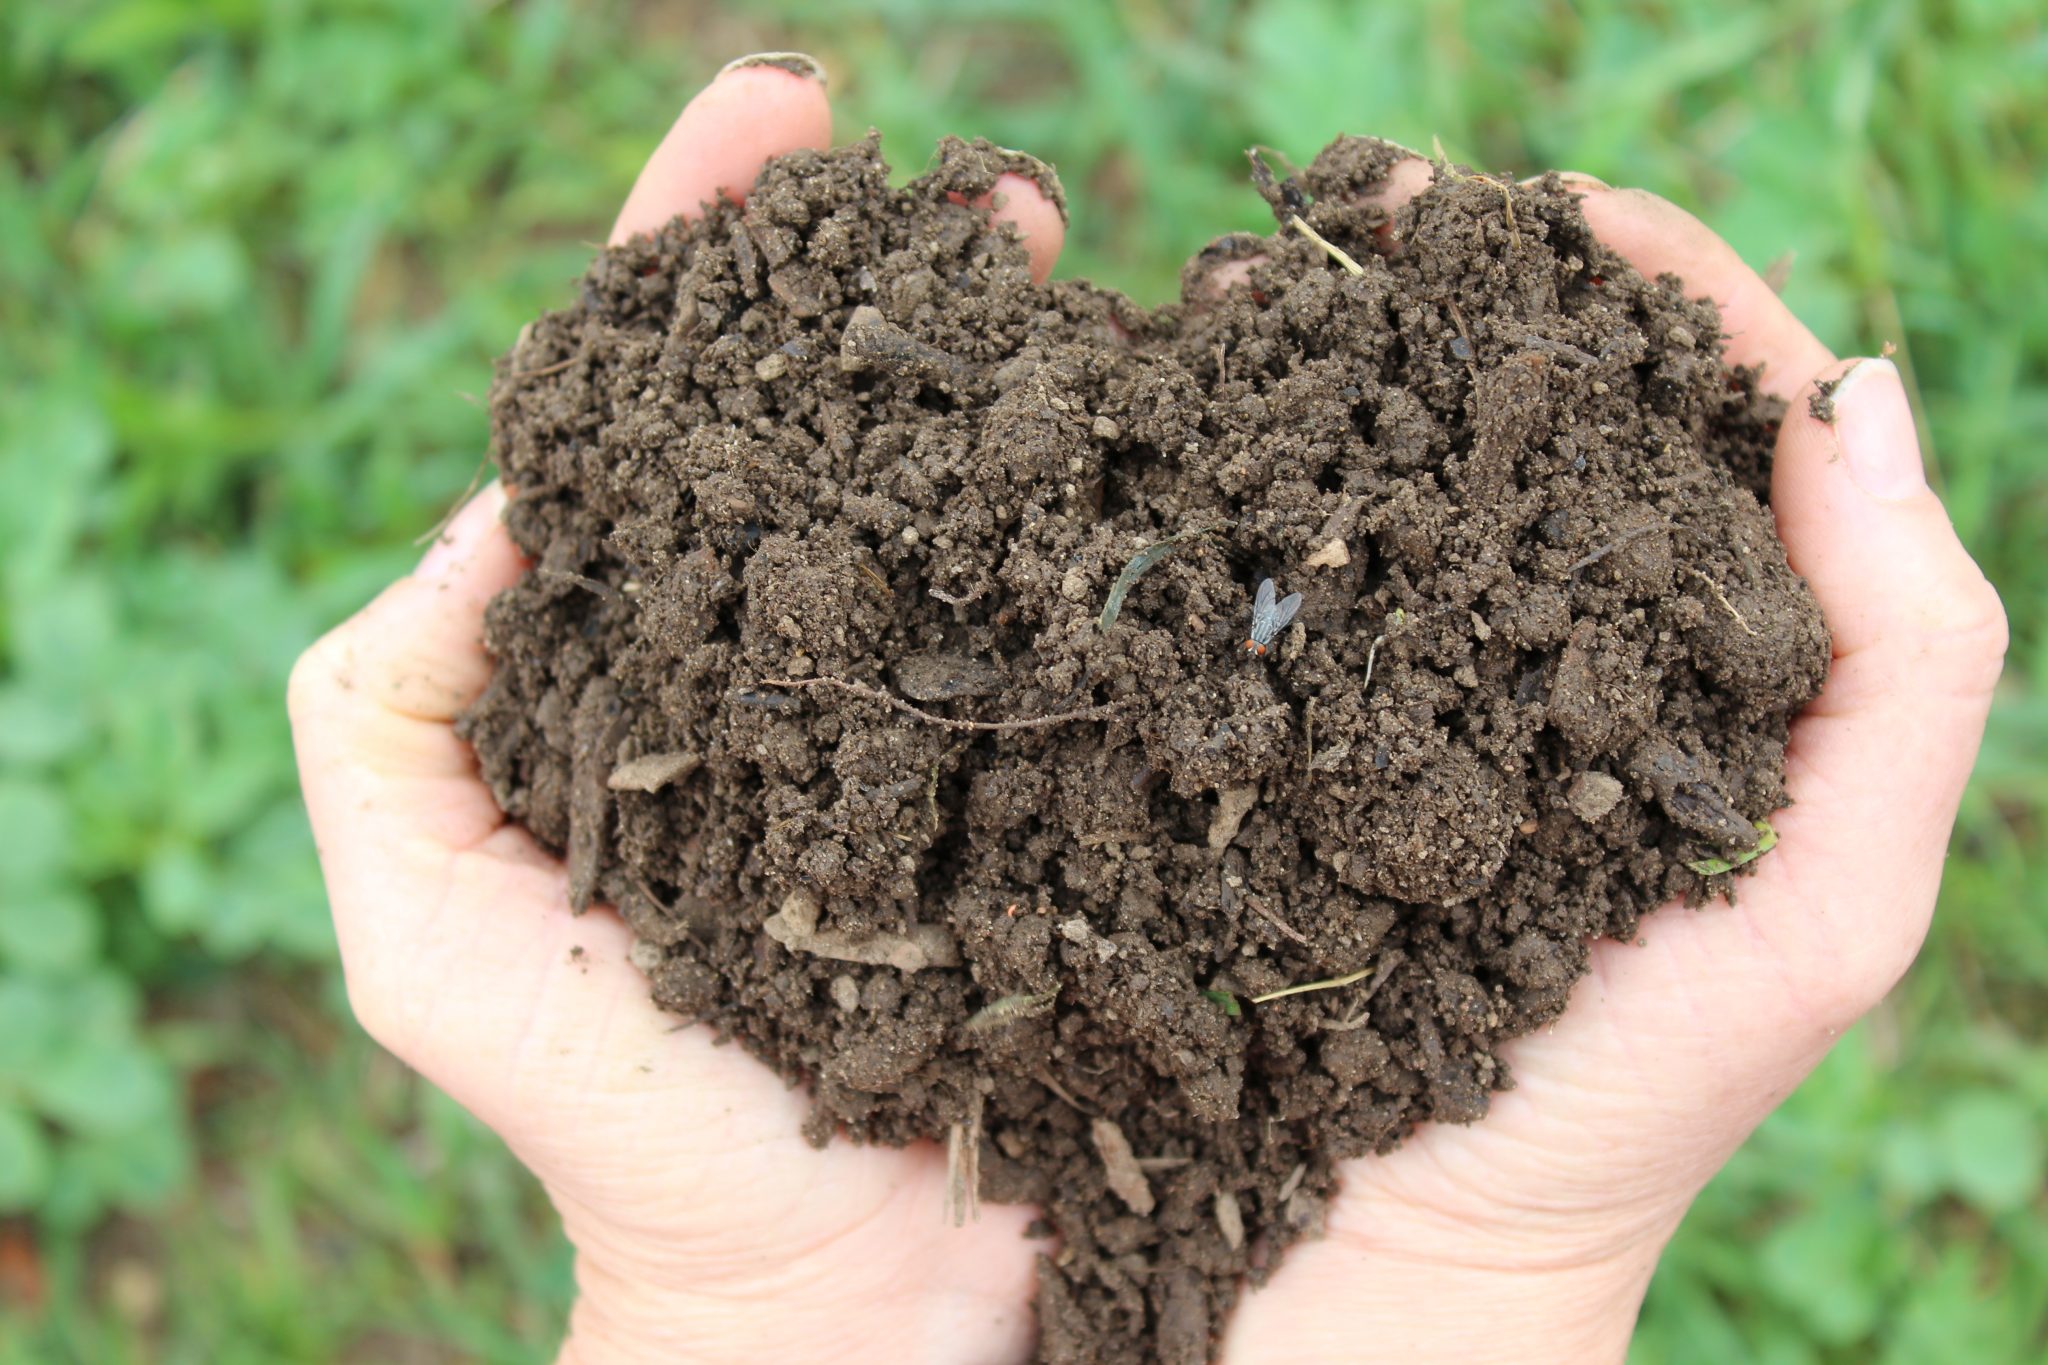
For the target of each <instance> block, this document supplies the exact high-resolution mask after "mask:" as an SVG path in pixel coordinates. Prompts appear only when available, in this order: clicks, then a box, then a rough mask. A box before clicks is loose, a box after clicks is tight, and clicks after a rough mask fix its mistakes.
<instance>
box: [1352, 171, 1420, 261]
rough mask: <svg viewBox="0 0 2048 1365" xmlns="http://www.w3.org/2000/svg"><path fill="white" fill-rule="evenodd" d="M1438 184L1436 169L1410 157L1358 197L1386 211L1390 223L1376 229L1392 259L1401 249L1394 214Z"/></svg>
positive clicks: (1375, 231)
mask: <svg viewBox="0 0 2048 1365" xmlns="http://www.w3.org/2000/svg"><path fill="white" fill-rule="evenodd" d="M1435 183H1436V167H1435V166H1433V165H1431V164H1430V163H1429V162H1427V161H1424V160H1423V159H1422V158H1421V157H1419V156H1407V157H1403V158H1401V159H1400V160H1399V161H1396V162H1395V163H1394V164H1393V165H1392V166H1389V167H1388V168H1387V173H1386V175H1385V176H1383V177H1382V178H1381V179H1380V180H1378V181H1377V182H1375V183H1374V184H1373V185H1372V186H1370V187H1369V188H1368V189H1367V190H1366V192H1365V193H1364V194H1363V195H1361V196H1359V197H1360V199H1361V200H1362V201H1363V202H1365V203H1369V204H1378V205H1379V206H1381V207H1382V208H1384V209H1385V210H1386V211H1387V221H1386V222H1384V223H1382V224H1380V225H1379V226H1378V227H1377V228H1374V229H1373V235H1374V236H1376V237H1377V238H1379V250H1380V251H1381V252H1382V253H1383V254H1385V255H1389V256H1391V255H1393V254H1394V253H1395V252H1397V251H1399V250H1400V249H1401V237H1400V234H1399V233H1398V232H1397V231H1396V230H1395V226H1394V217H1393V215H1394V212H1395V211H1396V210H1397V209H1399V208H1400V207H1401V206H1402V205H1403V204H1406V203H1407V202H1408V201H1409V200H1410V199H1413V198H1414V197H1415V196H1416V195H1418V194H1421V193H1422V192H1423V191H1424V190H1426V189H1428V188H1429V187H1430V186H1431V185H1433V184H1435Z"/></svg>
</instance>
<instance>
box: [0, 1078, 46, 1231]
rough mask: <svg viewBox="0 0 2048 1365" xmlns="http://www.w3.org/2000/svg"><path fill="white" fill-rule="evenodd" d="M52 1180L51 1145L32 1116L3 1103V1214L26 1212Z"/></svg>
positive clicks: (0, 1142)
mask: <svg viewBox="0 0 2048 1365" xmlns="http://www.w3.org/2000/svg"><path fill="white" fill-rule="evenodd" d="M49 1180H50V1146H49V1142H48V1141H47V1140H46V1139H45V1138H44V1136H43V1130H42V1125H41V1124H39V1123H37V1122H36V1120H35V1116H34V1115H33V1114H25V1113H23V1112H22V1111H21V1110H20V1109H19V1108H17V1107H15V1106H14V1105H12V1104H9V1103H8V1102H7V1101H5V1100H0V1213H12V1212H14V1211H16V1210H18V1209H25V1208H27V1207H29V1206H30V1205H31V1204H33V1203H35V1201H36V1200H37V1199H39V1198H41V1197H42V1193H43V1187H44V1186H45V1185H47V1184H48V1183H49Z"/></svg>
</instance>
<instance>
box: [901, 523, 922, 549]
mask: <svg viewBox="0 0 2048 1365" xmlns="http://www.w3.org/2000/svg"><path fill="white" fill-rule="evenodd" d="M898 539H900V540H901V541H902V542H903V543H904V544H905V545H915V544H917V542H918V541H920V540H922V539H923V537H922V536H920V535H918V533H917V528H916V527H915V526H906V527H904V528H903V533H902V535H901V536H899V537H898Z"/></svg>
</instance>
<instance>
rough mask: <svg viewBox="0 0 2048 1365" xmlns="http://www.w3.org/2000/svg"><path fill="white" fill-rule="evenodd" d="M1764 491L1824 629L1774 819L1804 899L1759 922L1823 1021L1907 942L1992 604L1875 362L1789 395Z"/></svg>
mask: <svg viewBox="0 0 2048 1365" xmlns="http://www.w3.org/2000/svg"><path fill="white" fill-rule="evenodd" d="M1771 501H1772V508H1773V510H1774V511H1775V512H1776V514H1777V519H1778V532H1779V535H1780V536H1781V537H1782V539H1783V540H1784V542H1785V548H1786V553H1787V556H1788V558H1789V559H1790V561H1791V564H1792V567H1793V568H1794V569H1795V570H1796V571H1798V572H1799V573H1800V574H1801V575H1803V576H1804V577H1805V579H1806V580H1807V582H1808V584H1809V585H1811V587H1812V589H1813V594H1814V597H1815V598H1816V600H1817V601H1818V602H1819V603H1820V608H1821V613H1822V615H1823V616H1824V617H1825V618H1826V621H1827V624H1828V628H1829V630H1830V632H1831V633H1832V634H1833V637H1834V663H1833V667H1832V670H1831V672H1830V675H1829V678H1828V682H1827V686H1826V688H1825V690H1824V691H1823V692H1822V694H1821V696H1820V697H1819V698H1818V699H1817V700H1816V701H1815V702H1814V703H1813V704H1812V705H1811V706H1809V707H1808V708H1807V710H1806V712H1805V713H1804V714H1803V715H1802V716H1801V717H1800V720H1799V722H1798V724H1797V726H1796V727H1795V729H1794V731H1793V736H1792V744H1791V748H1790V753H1789V755H1788V774H1787V777H1788V786H1789V788H1790V790H1791V792H1792V795H1793V797H1794V799H1795V801H1796V802H1797V803H1798V804H1796V805H1795V806H1794V807H1793V808H1792V809H1791V810H1789V811H1787V812H1785V813H1784V815H1783V816H1782V817H1781V818H1780V819H1779V821H1778V824H1779V828H1780V832H1781V833H1782V834H1783V835H1784V845H1785V847H1784V850H1783V852H1784V854H1785V855H1788V856H1787V858H1786V861H1787V862H1798V863H1800V864H1802V865H1803V867H1802V871H1803V872H1804V873H1805V874H1807V875H1804V876H1802V877H1801V878H1800V879H1799V880H1800V882H1801V884H1802V886H1803V888H1804V889H1805V890H1806V892H1807V893H1808V894H1807V897H1805V898H1804V899H1805V900H1806V906H1805V907H1804V909H1805V911H1806V913H1801V914H1797V915H1795V916H1793V917H1791V919H1790V921H1789V922H1786V923H1780V924H1778V925H1776V926H1775V928H1776V929H1777V930H1778V932H1781V933H1784V934H1785V935H1787V939H1786V940H1785V941H1783V942H1781V943H1779V944H1778V945H1777V946H1778V947H1779V948H1780V950H1781V951H1782V952H1784V953H1785V955H1786V957H1787V960H1788V961H1789V962H1791V963H1797V964H1800V965H1801V966H1810V967H1811V968H1812V970H1813V978H1812V980H1811V983H1810V984H1811V986H1812V989H1813V990H1814V991H1815V992H1816V993H1817V994H1818V995H1819V996H1821V997H1822V998H1821V999H1819V1000H1815V999H1812V998H1809V1001H1808V1004H1809V1007H1810V1008H1812V1012H1813V1014H1814V1015H1815V1016H1816V1022H1818V1023H1821V1024H1822V1025H1823V1026H1828V1027H1832V1026H1839V1025H1841V1024H1846V1022H1847V1021H1848V1020H1850V1019H1853V1018H1854V1017H1855V1016H1856V1015H1858V1014H1860V1013H1862V1011H1863V1010H1865V1009H1867V1008H1868V1007H1869V1006H1870V1005H1871V1004H1874V1003H1875V1002H1876V1000H1877V999H1878V997H1879V996H1881V995H1882V994H1883V992H1884V991H1885V990H1886V989H1888V988H1889V987H1890V986H1891V984H1892V983H1893V982H1894V981H1895V980H1896V979H1897V978H1898V976H1899V974H1900V973H1902V972H1903V971H1904V970H1905V968H1906V965H1907V964H1908V963H1909V962H1911V960H1912V957H1913V954H1914V953H1915V952H1917V951H1918V949H1919V945H1920V941H1921V939H1922V937H1923V935H1924V934H1925V932H1926V928H1927V921H1928V918H1929V916H1930V914H1931V912H1932V908H1933V901H1934V892H1935V888H1936V886H1937V885H1938V884H1939V881H1940V877H1941V866H1942V858H1943V854H1944V852H1945V850H1946V848H1947V843H1948V836H1949V830H1950V827H1951V825H1952V824H1953V822H1954V819H1955V812H1956V806H1957V803H1958V801H1959V800H1960V798H1961V795H1962V789H1963V784H1964V782H1965V781H1966V780H1967V779H1968V777H1969V773H1970V768H1971V766H1972V764H1973V763H1974V761H1975V759H1976V754H1977V746H1978V742H1979V740H1980V739H1981V738H1982V736H1983V730H1984V719H1985V715H1986V712H1987V711H1988V709H1989V706H1990V702H1991V692H1992V687H1993V685H1994V684H1995V683H1996V681H1997V678H1998V673H1999V669H2000V666H2001V664H2002V662H2003V659H2004V656H2005V645H2006V624H2005V613H2004V611H2003V610H2002V608H2001V607H2000V605H1999V600H1998V594H1997V593H1996V592H1995V591H1994V590H1993V589H1992V587H1991V585H1990V584H1989V583H1988V582H1986V581H1985V578H1984V575H1983V573H1982V572H1981V571H1980V570H1979V569H1978V568H1977V565H1976V564H1975V563H1974V562H1973V561H1972V560H1971V558H1970V556H1969V554H1968V552H1966V551H1965V550H1964V548H1963V546H1962V543H1961V541H1960V540H1958V539H1957V537H1956V533H1955V529H1954V528H1953V527H1952V526H1951V525H1950V523H1949V519H1948V514H1947V513H1946V511H1944V510H1943V508H1942V505H1941V502H1940V500H1939V499H1938V498H1936V497H1935V495H1934V493H1933V492H1932V490H1931V489H1930V488H1929V487H1928V482H1927V477H1926V471H1925V466H1924V464H1923V461H1922V458H1921V453H1920V445H1919V440H1918V437H1917V435H1916V432H1915V429H1914V423H1913V414H1912V409H1911V407H1910V405H1909V404H1908V402H1907V399H1906V391H1905V386H1904V385H1903V384H1902V383H1901V381H1900V376H1899V371H1898V368H1897V367H1896V366H1894V365H1893V364H1892V362H1891V361H1890V360H1886V359H1864V360H1852V361H1848V362H1846V363H1844V364H1842V365H1837V366H1831V367H1830V369H1829V371H1828V372H1825V373H1824V374H1823V376H1822V377H1820V378H1819V379H1817V380H1816V382H1815V383H1814V385H1813V386H1811V387H1810V388H1809V389H1807V390H1805V391H1803V392H1802V394H1801V395H1800V396H1799V397H1798V398H1796V399H1795V400H1794V407H1793V410H1792V411H1791V412H1789V413H1788V414H1787V415H1786V419H1785V425H1784V428H1783V431H1782V433H1781V435H1780V437H1779V442H1778V450H1777V457H1776V465H1775V469H1774V474H1773V478H1772V486H1771ZM1784 870H1787V871H1789V870H1790V869H1789V868H1786V869H1784ZM1799 975H1802V976H1804V975H1806V973H1805V972H1803V971H1802V972H1800V973H1799ZM1814 1007H1817V1008H1814Z"/></svg>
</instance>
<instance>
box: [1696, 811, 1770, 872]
mask: <svg viewBox="0 0 2048 1365" xmlns="http://www.w3.org/2000/svg"><path fill="white" fill-rule="evenodd" d="M1756 833H1757V840H1756V847H1755V848H1752V849H1749V850H1748V851H1747V852H1743V853H1738V854H1736V855H1735V856H1734V857H1732V858H1700V859H1698V860H1696V861H1694V862H1689V863H1687V864H1686V866H1687V867H1689V868H1691V869H1692V870H1693V871H1695V872H1697V873H1699V874H1700V875H1701V876H1702V877H1721V876H1726V875H1727V874H1728V873H1730V872H1733V871H1734V870H1735V869H1736V868H1738V867H1743V866H1746V865H1747V864H1749V863H1753V862H1755V861H1756V860H1757V859H1758V858H1761V857H1763V856H1764V854H1766V853H1769V852H1770V851H1771V850H1772V849H1774V848H1776V847H1777V846H1778V831H1776V830H1774V829H1772V828H1771V822H1770V821H1768V820H1759V821H1757V822H1756Z"/></svg>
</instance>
